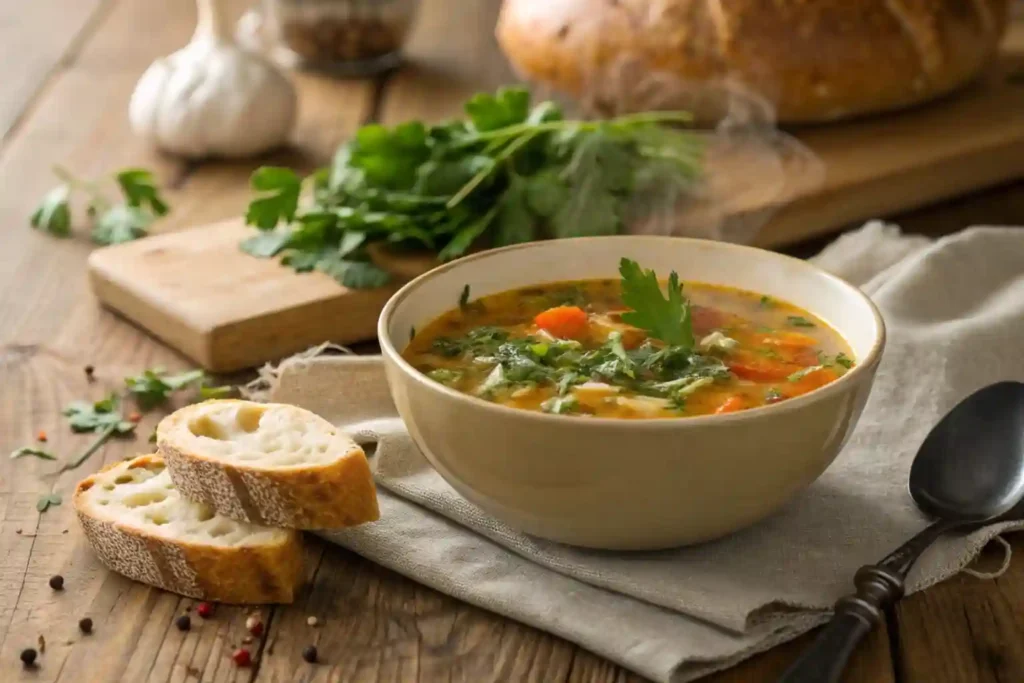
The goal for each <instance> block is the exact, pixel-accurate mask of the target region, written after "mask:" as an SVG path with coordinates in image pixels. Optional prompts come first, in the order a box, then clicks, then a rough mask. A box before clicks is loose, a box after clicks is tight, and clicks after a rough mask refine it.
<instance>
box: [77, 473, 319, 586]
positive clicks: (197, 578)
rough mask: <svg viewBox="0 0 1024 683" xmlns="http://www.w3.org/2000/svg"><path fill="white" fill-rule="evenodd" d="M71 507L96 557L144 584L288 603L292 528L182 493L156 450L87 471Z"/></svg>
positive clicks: (294, 554)
mask: <svg viewBox="0 0 1024 683" xmlns="http://www.w3.org/2000/svg"><path fill="white" fill-rule="evenodd" d="M74 506H75V512H77V513H78V519H79V521H80V522H81V523H82V528H83V529H84V530H85V536H86V538H87V539H88V540H89V543H90V544H91V545H92V547H93V550H95V551H96V554H97V555H99V558H100V560H101V561H102V562H103V564H105V565H107V567H109V568H110V569H112V570H113V571H115V572H117V573H119V574H123V575H125V576H127V577H128V578H130V579H134V580H136V581H141V582H143V583H147V584H149V585H151V586H156V587H158V588H163V589H165V590H169V591H172V592H174V593H179V594H181V595H185V596H188V597H190V598H198V599H202V600H214V601H217V602H228V603H237V604H260V603H271V602H283V603H289V602H291V601H292V599H293V596H294V593H295V590H296V588H297V586H298V585H299V583H300V581H301V579H302V543H301V535H300V534H299V533H298V532H297V531H292V530H289V529H272V528H269V527H265V526H258V525H256V524H247V523H244V522H238V521H235V520H233V519H229V518H227V517H224V516H222V515H218V514H216V513H215V512H214V511H213V510H212V509H211V508H210V507H209V506H207V505H204V504H202V503H195V502H192V501H190V500H187V499H186V498H183V497H182V496H181V494H180V493H179V491H178V490H177V488H176V487H175V485H174V483H173V482H172V481H171V477H170V474H169V472H168V470H167V468H166V467H165V464H164V461H163V460H162V459H161V458H160V457H159V456H156V455H142V456H139V457H137V458H134V459H132V460H128V461H124V462H119V463H116V464H114V465H111V466H110V467H107V468H105V469H103V470H101V471H99V472H97V473H96V474H93V475H91V476H88V477H86V478H85V479H83V480H82V481H81V482H79V484H78V486H77V487H76V489H75V494H74Z"/></svg>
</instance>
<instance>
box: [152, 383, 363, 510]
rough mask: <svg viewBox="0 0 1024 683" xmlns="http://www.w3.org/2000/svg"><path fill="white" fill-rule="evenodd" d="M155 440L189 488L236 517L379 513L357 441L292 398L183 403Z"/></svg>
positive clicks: (192, 495) (194, 496) (194, 495)
mask: <svg viewBox="0 0 1024 683" xmlns="http://www.w3.org/2000/svg"><path fill="white" fill-rule="evenodd" d="M157 447H158V449H159V451H160V454H161V455H162V456H163V457H164V458H165V459H166V460H167V464H168V466H169V468H170V473H171V478H172V479H173V481H174V483H175V484H176V485H177V486H178V487H179V488H180V489H181V490H182V492H183V493H184V494H185V495H186V496H188V497H189V498H192V499H193V500H198V501H203V502H205V503H206V504H208V505H209V506H211V507H212V508H213V509H214V510H216V511H217V512H219V513H221V514H223V515H226V516H228V517H231V518H233V519H238V520H242V521H247V522H254V523H258V524H266V525H271V526H283V527H290V528H297V529H336V528H343V527H348V526H353V525H356V524H362V523H364V522H369V521H373V520H376V519H377V518H378V516H379V511H378V507H377V494H376V489H375V488H374V484H373V477H372V475H371V473H370V466H369V463H368V462H367V460H366V455H365V454H364V453H363V450H362V448H360V447H359V445H358V444H356V443H355V442H354V441H353V440H352V439H351V438H349V437H348V436H346V435H345V434H343V433H341V432H340V431H338V430H337V428H336V427H334V425H332V424H331V423H330V422H328V421H326V420H324V419H323V418H321V417H319V416H318V415H316V414H314V413H311V412H310V411H308V410H304V409H302V408H298V407H296V406H291V405H285V404H276V403H267V404H263V403H255V402H251V401H240V400H224V401H208V402H206V403H200V404H197V405H193V406H188V407H186V408H182V409H181V410H179V411H177V412H175V413H173V414H172V415H169V416H168V417H167V418H165V419H164V420H163V421H162V422H161V423H160V425H159V427H158V428H157Z"/></svg>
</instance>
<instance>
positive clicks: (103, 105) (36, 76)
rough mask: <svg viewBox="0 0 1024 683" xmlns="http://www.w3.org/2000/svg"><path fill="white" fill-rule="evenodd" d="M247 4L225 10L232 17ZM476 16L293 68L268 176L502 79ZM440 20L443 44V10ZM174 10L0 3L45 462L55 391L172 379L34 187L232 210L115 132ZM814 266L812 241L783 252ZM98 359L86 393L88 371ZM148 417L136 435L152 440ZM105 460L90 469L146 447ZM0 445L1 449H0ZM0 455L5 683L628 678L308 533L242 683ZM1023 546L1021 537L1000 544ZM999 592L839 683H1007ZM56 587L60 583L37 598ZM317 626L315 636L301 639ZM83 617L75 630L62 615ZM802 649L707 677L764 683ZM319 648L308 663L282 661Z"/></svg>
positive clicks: (8, 196)
mask: <svg viewBox="0 0 1024 683" xmlns="http://www.w3.org/2000/svg"><path fill="white" fill-rule="evenodd" d="M243 4H245V3H241V2H236V3H235V5H236V7H235V9H241V7H242V5H243ZM495 8H496V3H495V2H491V1H488V2H484V1H482V0H458V1H456V0H428V1H427V2H426V3H425V7H424V10H423V13H422V15H421V20H420V24H419V27H418V29H417V32H416V36H415V40H414V44H413V46H412V49H411V52H412V54H413V55H414V56H415V66H410V67H408V68H405V69H404V70H402V71H400V72H399V73H397V74H395V75H393V76H392V77H390V78H386V79H380V80H367V81H347V82H336V81H330V80H328V79H324V78H320V77H316V76H312V75H300V76H299V77H298V80H299V83H300V88H301V90H302V112H301V121H300V125H299V127H298V130H297V133H296V138H295V141H296V145H295V151H294V152H293V153H289V154H287V155H279V156H278V158H276V159H274V161H275V162H277V163H283V164H290V165H295V166H298V167H304V168H312V167H314V166H315V165H317V164H320V163H323V162H324V161H325V159H326V158H327V155H328V154H329V152H330V150H331V149H333V147H334V146H335V145H336V144H337V142H338V141H339V140H341V139H342V138H344V136H346V135H347V134H348V133H349V132H350V131H352V129H353V128H354V127H355V126H356V125H358V124H360V123H362V122H366V121H371V120H380V121H384V122H390V121H397V120H401V119H406V118H409V117H420V118H427V119H436V118H440V117H442V116H446V115H449V114H451V113H453V111H454V108H455V107H456V106H457V103H458V102H461V100H462V99H463V98H464V97H465V96H466V95H467V94H469V93H471V92H473V91H475V90H477V89H480V88H482V87H490V86H492V85H495V84H497V83H500V82H501V81H503V80H505V79H507V78H509V74H508V72H507V67H506V66H505V65H504V62H503V60H502V59H501V57H500V55H499V54H498V52H497V50H496V48H495V45H494V42H493V39H492V37H491V27H492V26H493V22H494V15H495ZM453 16H458V17H459V28H458V29H454V28H452V24H451V23H450V21H449V20H450V18H451V17H453ZM193 21H194V10H193V6H192V3H191V2H186V1H184V0H180V1H177V2H152V1H151V0H33V2H26V3H15V2H7V3H3V4H2V5H0V63H2V64H4V65H5V66H6V67H7V68H5V69H4V81H3V87H2V88H0V135H2V138H0V219H2V220H0V225H2V226H3V233H2V240H3V242H2V248H0V282H2V286H0V387H3V390H2V392H3V393H2V397H0V452H5V453H6V452H8V451H10V450H12V449H14V448H16V447H18V446H20V445H23V444H27V443H31V442H32V441H33V439H34V438H35V435H36V433H37V432H38V430H40V429H42V430H46V431H47V432H48V434H49V437H50V441H49V444H48V445H49V447H51V448H52V449H53V450H55V451H56V452H59V453H67V452H71V451H72V449H78V448H80V447H81V446H82V444H83V443H84V442H85V441H86V439H87V437H83V436H73V435H70V434H69V433H68V431H67V429H66V427H65V426H64V420H63V418H62V417H61V416H60V411H61V409H62V407H63V406H64V405H65V404H66V403H68V402H69V401H70V400H72V399H76V398H81V397H86V396H89V397H93V398H98V397H99V396H100V395H102V393H104V392H105V391H108V390H110V389H112V388H115V387H117V386H119V385H120V383H121V381H122V378H123V377H124V376H125V375H128V374H130V373H134V372H137V371H139V370H140V369H142V368H144V367H151V366H154V365H158V364H161V365H164V366H167V367H171V368H182V367H185V366H186V363H185V362H184V361H183V360H182V359H181V358H180V357H178V356H176V355H175V354H174V353H173V352H171V351H170V350H168V349H167V348H165V347H163V346H161V345H160V344H158V343H156V342H154V341H153V340H152V339H150V338H149V337H147V336H146V335H145V334H144V333H142V332H141V331H139V330H138V329H135V328H133V327H132V326H130V325H128V324H126V323H125V322H123V321H121V320H119V319H117V318H115V317H114V316H113V315H111V314H109V313H107V312H104V311H102V310H100V308H99V307H98V306H97V305H96V304H95V302H94V301H93V299H92V298H91V296H90V295H89V293H88V291H87V289H86V285H85V277H84V271H85V257H86V254H87V253H88V251H89V245H88V244H87V243H86V242H85V241H84V240H79V239H73V240H65V241H57V240H54V239H50V238H48V237H46V236H44V235H41V234H39V233H36V232H34V231H31V230H29V229H28V227H27V221H26V217H27V216H28V214H29V213H30V211H31V209H32V207H33V205H34V203H35V202H36V201H37V200H38V198H39V197H40V196H41V195H42V194H43V193H44V192H45V191H46V190H47V189H48V188H49V187H50V186H51V185H52V184H53V176H52V175H51V170H50V168H51V164H53V163H55V162H60V163H61V164H63V165H65V166H67V167H69V168H71V169H73V170H74V171H76V172H78V173H80V174H82V175H86V176H98V175H101V174H105V173H108V172H110V171H112V170H114V169H118V168H121V167H123V166H127V165H139V166H146V167H150V168H153V169H154V170H155V171H156V172H157V174H158V175H159V177H160V179H161V180H162V181H163V182H164V183H165V184H166V185H167V186H169V188H170V190H169V196H170V199H171V203H172V205H173V207H174V211H173V213H172V215H171V217H169V218H168V219H167V220H166V221H165V223H164V226H165V229H176V228H180V227H184V226H189V225H194V224H198V223H202V222H208V221H212V220H216V219H220V218H224V217H228V216H235V215H239V213H240V211H241V209H242V207H243V206H244V205H245V204H246V201H247V197H248V195H249V192H248V190H247V178H248V175H249V173H250V171H251V169H252V168H253V165H252V164H248V163H245V164H243V163H237V164H224V163H203V164H186V163H181V162H178V161H174V160H170V159H167V158H162V157H159V156H157V155H155V154H154V153H152V152H151V151H149V150H148V149H146V148H145V147H144V146H143V145H142V144H141V143H140V142H139V141H138V140H136V139H135V138H133V137H132V136H131V135H129V134H127V127H126V126H127V122H126V104H127V101H128V96H129V93H130V92H131V89H132V87H133V85H134V83H135V80H136V79H137V77H138V75H139V73H140V72H141V71H142V69H143V68H144V67H145V66H146V65H147V64H148V63H149V62H150V61H151V60H152V59H153V58H154V57H155V56H157V55H161V54H166V53H168V52H170V51H172V50H173V49H175V48H177V47H179V46H180V45H182V44H184V42H185V41H186V40H187V39H188V37H189V35H190V32H191V30H192V27H193ZM890 218H892V219H893V220H895V221H898V222H900V223H901V224H902V225H903V226H904V227H906V228H907V229H910V230H914V231H918V232H927V233H931V234H941V233H948V232H952V231H955V230H958V229H961V228H963V227H966V226H968V225H971V224H978V223H989V224H998V223H1016V224H1021V223H1024V182H1018V183H1016V184H1011V185H1009V186H1006V187H1003V188H1000V189H996V190H991V191H988V192H985V193H983V194H979V195H976V196H972V197H968V198H963V199H959V200H957V201H954V202H950V203H948V204H946V205H944V206H938V207H931V208H927V209H922V210H919V211H916V212H914V213H911V214H908V215H903V216H893V217H890ZM794 250H795V251H796V253H810V252H811V251H812V250H813V247H812V246H807V245H805V246H803V247H797V248H795V249H794ZM87 364H92V365H95V366H96V368H97V370H96V375H97V378H98V379H97V381H96V382H95V383H92V384H90V383H88V382H87V381H86V377H85V375H84V373H83V370H82V368H83V366H85V365H87ZM155 420H156V416H155V415H154V416H147V418H146V420H145V421H144V423H143V425H142V427H141V428H140V430H139V431H140V433H141V434H143V435H145V434H148V433H149V430H150V428H151V427H152V423H153V422H154V421H155ZM146 448H147V445H146V443H145V440H144V436H143V437H140V439H139V440H137V441H136V442H128V443H116V444H112V445H110V446H108V447H107V448H106V449H105V451H103V452H102V453H101V454H100V455H99V456H97V457H96V458H94V459H93V460H92V461H91V462H90V463H89V464H88V468H90V469H92V468H97V467H99V466H100V465H101V461H104V462H113V461H116V460H118V459H120V458H123V457H125V456H126V455H129V454H131V453H134V452H138V451H142V450H146ZM5 449H6V450H5ZM55 471H56V467H55V466H54V465H53V464H52V463H47V462H45V461H37V460H35V459H23V460H18V461H12V460H8V459H7V458H2V459H0V672H2V674H0V678H2V679H3V680H4V681H11V680H16V681H33V682H38V683H42V682H44V681H45V682H51V681H74V682H75V683H85V682H89V683H112V682H114V681H124V682H125V683H137V682H141V681H204V682H206V683H213V682H215V681H216V682H223V681H264V682H270V681H275V682H276V681H300V680H301V681H371V680H372V681H439V680H446V681H451V680H458V681H467V682H472V683H483V682H484V681H527V680H528V681H574V682H578V683H582V682H584V681H590V682H593V683H596V682H598V681H609V682H610V681H637V680H639V679H637V678H636V677H635V676H632V675H631V674H629V673H627V672H625V671H623V670H621V669H620V668H618V667H616V666H615V665H613V664H611V663H609V662H606V661H603V660H601V659H600V658H598V657H596V656H595V655H593V654H590V653H588V652H586V651H584V650H581V649H580V648H578V647H576V646H575V645H573V644H571V643H568V642H565V641H563V640H560V639H558V638H555V637H552V636H549V635H546V634H544V633H541V632H539V631H536V630H534V629H532V628H529V627H527V626H523V625H521V624H518V623H514V622H511V621H509V620H507V619H503V618H501V617H499V616H496V615H493V614H489V613H487V612H484V611H482V610H479V609H476V608H474V607H471V606H469V605H466V604H463V603H460V602H458V601H456V600H453V599H451V598H448V597H446V596H444V595H441V594H438V593H436V592H434V591H432V590H429V589H427V588H424V587H421V586H418V585H416V584H415V583H413V582H411V581H409V580H407V579H404V578H402V577H400V576H398V575H396V574H394V573H392V572H390V571H387V570H385V569H382V568H380V567H378V566H375V565H373V564H370V563H369V562H366V561H364V560H362V559H361V558H359V557H357V556H355V555H353V554H351V553H348V552H346V551H344V550H341V549H339V548H336V547H333V546H326V545H324V544H321V543H319V542H315V541H311V543H310V547H309V554H310V558H309V560H310V561H309V562H308V566H309V567H310V572H309V587H308V589H307V590H305V592H303V593H302V595H301V596H300V597H299V600H298V601H297V602H296V604H295V605H292V606H289V607H280V608H273V609H265V610H263V613H262V616H263V619H264V621H265V622H266V625H267V628H266V631H265V633H264V635H263V636H262V637H261V638H259V639H257V640H256V642H254V643H252V644H251V646H250V647H251V648H252V649H253V652H254V653H256V661H255V665H254V666H253V667H252V668H251V669H245V670H243V669H238V668H236V667H235V666H234V665H233V664H232V662H231V660H230V658H229V655H230V652H231V651H232V649H233V648H234V647H236V646H237V645H239V644H240V643H241V637H242V635H243V623H244V620H245V618H246V614H247V611H246V610H243V609H228V608H223V609H220V610H219V612H218V613H217V615H216V618H215V619H213V620H211V621H208V622H201V621H200V620H199V619H195V620H194V624H195V625H194V628H193V630H192V631H191V632H189V633H181V632H179V631H178V630H177V629H175V628H174V627H173V621H174V619H175V617H176V616H177V615H179V614H181V613H183V611H184V610H186V609H187V608H188V606H189V605H190V604H191V601H189V600H183V599H181V598H178V597H177V596H174V595H170V594H168V593H163V592H161V591H157V590H152V589H149V588H146V587H145V586H142V585H139V584H135V583H132V582H130V581H127V580H124V579H122V578H120V577H118V576H116V575H113V574H111V573H108V572H107V571H106V570H104V569H103V568H102V567H101V566H100V565H99V564H98V562H97V561H96V560H95V559H94V557H93V556H92V555H91V553H90V552H89V550H88V548H87V547H86V546H85V544H84V541H83V539H82V536H81V535H80V534H79V532H78V529H77V525H76V522H75V520H74V519H73V517H74V515H73V513H72V511H71V509H70V506H69V505H67V504H64V505H61V506H59V507H56V508H53V509H51V510H49V511H48V512H46V513H45V514H39V513H38V512H37V511H36V500H37V499H38V497H39V495H40V494H41V493H44V492H49V491H51V490H52V491H57V492H61V493H64V494H68V493H69V492H70V490H71V488H72V486H73V483H74V481H75V480H76V479H77V478H79V477H80V476H82V475H83V474H84V472H83V471H81V470H80V471H77V472H71V473H66V474H63V475H57V474H54V472H55ZM1014 546H1015V547H1017V548H1020V546H1021V542H1020V540H1016V539H1015V540H1014ZM1022 566H1024V565H1022V564H1021V563H1019V562H1014V563H1013V564H1012V565H1011V567H1010V570H1009V571H1008V572H1007V573H1006V574H1005V575H1004V576H1002V577H1001V578H999V579H996V580H992V581H979V580H975V579H972V578H968V577H960V578H956V579H953V580H951V581H948V582H946V583H944V584H942V585H940V586H936V587H934V588H932V589H930V590H928V591H926V592H924V593H922V594H918V595H915V596H913V597H911V598H910V599H908V600H906V601H904V602H903V603H902V604H901V605H900V606H899V607H898V609H896V610H895V611H894V612H893V613H892V614H890V615H889V616H890V618H889V621H888V625H887V628H886V629H883V630H880V631H878V632H876V633H875V634H874V635H872V637H871V638H870V640H869V642H868V643H867V645H866V646H864V647H863V648H862V649H861V650H860V651H859V652H858V654H857V655H856V658H855V662H854V666H853V667H852V669H851V671H850V673H849V675H848V677H847V679H846V680H847V681H850V682H851V683H853V682H864V683H868V682H870V683H885V682H886V681H902V682H903V683H943V682H948V683H966V682H969V681H993V682H1001V683H1007V682H1008V681H1020V680H1024V649H1022V648H1021V647H1020V643H1021V642H1022V639H1024V606H1022V605H1024V568H1022ZM58 573H59V574H62V575H63V576H64V578H65V586H66V588H65V590H63V591H61V592H56V591H53V590H51V588H50V587H49V586H48V579H49V577H50V576H51V575H52V574H58ZM309 615H315V616H317V618H318V619H319V620H320V626H319V627H317V628H315V629H314V628H310V627H308V626H307V625H306V618H307V616H309ZM85 616H89V617H91V618H92V619H93V621H94V622H95V630H94V633H93V634H92V635H88V636H86V635H82V634H80V633H79V631H78V628H77V623H78V620H79V618H81V617H85ZM39 636H43V637H45V639H46V644H47V647H46V651H45V653H44V654H43V655H42V656H41V658H40V664H41V666H40V667H39V668H38V669H36V670H34V671H31V672H26V671H23V670H21V668H20V666H19V663H18V653H19V651H20V650H21V649H22V648H24V647H27V646H34V645H36V643H37V638H38V637H39ZM806 642H807V639H806V638H804V639H801V640H800V641H797V642H795V643H791V644H789V645H786V646H783V647H780V648H778V649H776V650H773V651H771V652H769V653H766V654H764V655H761V656H759V657H756V658H754V659H752V660H750V661H748V662H746V663H744V664H743V665H741V666H739V667H737V668H735V669H733V670H731V671H728V672H725V673H722V674H720V675H717V676H712V677H711V678H710V679H708V680H709V681H715V682H717V683H724V682H726V681H760V680H770V679H771V678H772V675H773V674H775V673H777V672H779V671H780V670H781V669H782V668H783V667H784V666H785V665H786V664H787V662H789V661H790V660H791V658H792V657H793V655H794V653H795V652H797V651H798V650H799V649H800V648H801V647H802V646H803V645H805V644H806ZM309 643H316V644H317V645H318V647H319V649H320V653H321V656H322V659H323V660H324V663H323V664H322V665H320V666H318V667H316V668H311V667H309V666H308V665H304V664H303V663H302V662H301V660H300V658H299V653H300V652H301V650H302V648H303V647H304V646H305V645H307V644H309Z"/></svg>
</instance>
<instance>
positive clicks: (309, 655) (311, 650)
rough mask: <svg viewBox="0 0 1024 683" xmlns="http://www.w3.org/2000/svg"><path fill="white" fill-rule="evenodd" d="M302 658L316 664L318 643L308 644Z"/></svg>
mask: <svg viewBox="0 0 1024 683" xmlns="http://www.w3.org/2000/svg"><path fill="white" fill-rule="evenodd" d="M302 658H303V659H305V660H306V661H307V662H309V663H310V664H316V645H307V646H306V649H305V650H303V651H302Z"/></svg>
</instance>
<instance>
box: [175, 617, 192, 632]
mask: <svg viewBox="0 0 1024 683" xmlns="http://www.w3.org/2000/svg"><path fill="white" fill-rule="evenodd" d="M174 625H175V626H177V627H178V630H179V631H187V630H189V629H190V628H192V620H191V619H189V618H188V615H187V614H182V615H181V616H180V617H178V618H177V619H175V620H174Z"/></svg>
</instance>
